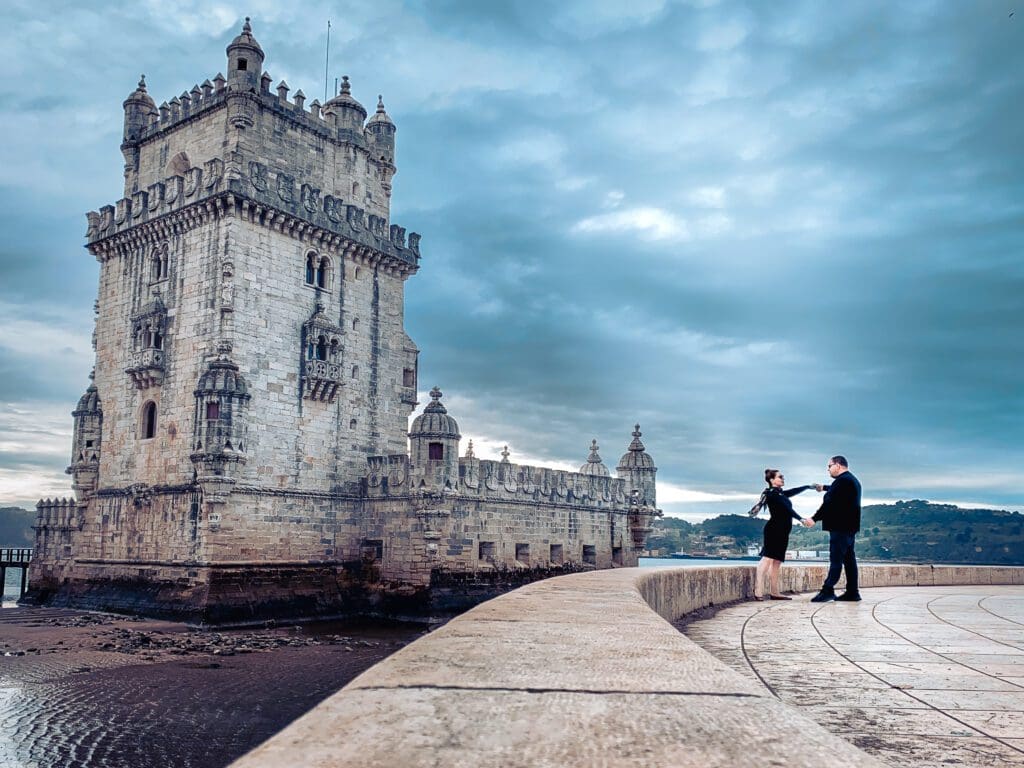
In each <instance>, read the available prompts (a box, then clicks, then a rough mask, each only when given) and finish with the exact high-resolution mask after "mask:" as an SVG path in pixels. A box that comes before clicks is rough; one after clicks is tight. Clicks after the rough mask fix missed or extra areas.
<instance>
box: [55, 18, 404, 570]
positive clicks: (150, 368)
mask: <svg viewBox="0 0 1024 768" xmlns="http://www.w3.org/2000/svg"><path fill="white" fill-rule="evenodd" d="M263 61H264V54H263V50H262V48H261V47H260V44H259V43H258V42H257V41H256V39H255V37H253V34H252V29H251V26H250V24H249V20H248V19H246V22H245V25H244V26H243V28H242V31H241V33H240V34H239V35H238V36H237V37H236V38H235V39H234V40H233V41H232V42H231V44H230V45H228V47H227V62H226V64H227V77H226V78H225V77H224V76H223V75H221V74H218V75H216V76H215V77H214V78H213V80H212V82H211V81H210V80H206V81H205V82H203V83H202V84H201V85H196V86H195V87H194V88H192V89H191V91H188V92H185V93H182V94H180V95H179V96H175V97H174V98H172V99H171V100H170V101H165V102H163V103H162V104H160V106H159V107H157V106H156V104H155V102H154V101H153V99H152V98H151V97H150V95H149V93H148V91H147V86H146V82H145V78H143V79H142V80H140V82H139V84H138V87H137V88H136V89H135V90H134V91H133V92H132V93H131V94H130V95H129V96H128V98H127V99H126V100H125V102H124V134H123V142H122V144H121V151H122V154H123V156H124V195H123V197H122V198H121V199H120V200H118V201H117V203H116V204H114V205H107V206H104V207H102V208H101V209H100V210H99V211H94V212H90V213H89V214H87V217H88V221H89V228H88V232H87V241H88V243H87V247H88V249H89V251H90V252H91V253H92V254H93V255H94V256H95V257H96V259H97V260H98V261H99V263H100V278H99V290H98V300H97V317H96V329H95V335H94V346H95V350H96V365H95V379H94V382H93V383H92V385H91V386H90V387H89V391H88V392H87V393H86V395H85V396H83V398H82V400H81V402H80V403H79V407H78V408H77V409H76V410H75V413H74V417H75V437H74V448H73V456H72V464H71V466H70V467H69V470H68V471H69V473H71V474H72V475H73V477H74V480H73V485H74V489H75V492H76V497H77V504H78V508H79V513H80V516H81V528H82V531H81V533H82V535H81V536H80V537H79V539H80V540H79V541H77V542H76V543H75V547H74V549H75V551H76V552H78V553H79V554H81V555H84V556H87V557H88V558H89V559H90V560H94V561H97V562H100V561H103V562H105V561H128V560H133V559H136V558H141V559H145V560H147V561H151V562H153V563H162V564H171V563H179V562H186V561H187V562H189V563H197V562H221V561H225V560H227V561H230V560H235V559H237V560H243V559H246V558H250V555H249V554H248V552H249V551H251V548H250V547H243V546H241V545H240V543H239V542H240V541H241V538H240V536H241V534H242V532H243V531H244V532H245V533H244V538H248V537H251V536H254V535H259V531H260V528H261V525H262V521H263V520H271V519H275V518H280V517H284V516H288V515H293V516H295V515H304V516H306V515H309V514H310V512H311V509H312V508H313V506H314V505H315V504H314V502H315V501H316V500H319V502H320V503H323V502H325V501H330V500H332V499H344V498H351V497H352V496H353V495H356V494H358V492H359V488H360V484H361V482H362V478H363V476H364V475H365V471H366V457H367V456H368V455H372V454H385V455H386V454H395V453H405V451H406V445H407V443H406V439H407V429H408V419H409V416H410V415H411V413H412V410H413V408H414V407H415V405H416V376H417V355H418V350H417V348H416V346H415V344H413V342H412V341H411V340H410V338H409V337H408V336H407V335H406V333H405V329H404V323H403V317H404V284H405V280H406V279H407V278H408V277H410V276H411V275H413V274H414V273H415V272H416V271H417V269H418V261H419V236H418V235H416V234H410V235H409V237H408V240H407V239H406V231H405V230H404V229H403V228H402V227H399V226H397V225H395V224H391V223H390V197H391V184H392V179H393V177H394V175H395V172H396V166H395V164H394V158H395V126H394V123H393V122H392V121H391V119H390V118H389V117H388V115H387V113H386V111H385V109H384V105H383V101H382V100H380V99H378V105H377V111H376V113H375V114H374V115H373V118H372V119H371V120H369V121H366V116H367V112H366V110H365V109H364V108H363V106H362V105H361V104H360V103H359V102H358V101H357V100H356V99H355V98H354V97H353V96H352V94H351V86H350V84H349V81H348V78H347V77H346V78H345V80H344V85H343V87H342V88H341V92H340V93H339V94H338V95H337V96H336V97H334V98H332V99H331V100H330V101H328V102H327V103H326V104H324V105H321V104H320V103H319V102H318V101H313V102H312V103H311V104H309V105H306V104H305V96H304V95H303V93H302V91H298V92H296V93H295V94H294V96H292V97H291V98H289V95H288V94H289V87H288V85H287V84H286V83H284V82H281V83H280V84H278V85H277V87H276V89H274V90H271V78H270V76H269V75H268V74H267V73H266V72H264V71H263ZM257 510H259V511H258V512H257ZM229 531H232V532H233V534H228V532H229ZM232 535H233V536H235V537H236V540H235V541H232V539H231V536H232ZM272 549H274V548H272ZM321 549H323V550H326V549H331V547H327V546H325V547H322V548H321ZM276 550H277V551H276V552H270V553H268V552H266V551H261V557H264V558H266V557H267V555H268V554H269V555H270V559H274V558H275V557H277V558H280V559H282V560H289V559H295V558H298V559H308V556H309V555H308V552H302V553H301V554H300V553H299V552H298V551H293V547H292V545H291V544H290V543H289V542H280V545H279V546H277V547H276Z"/></svg>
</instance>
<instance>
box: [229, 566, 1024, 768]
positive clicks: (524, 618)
mask: <svg viewBox="0 0 1024 768" xmlns="http://www.w3.org/2000/svg"><path fill="white" fill-rule="evenodd" d="M825 570H826V568H825V566H823V565H813V566H790V567H787V568H784V569H783V571H782V577H783V584H782V586H783V588H784V589H795V590H798V591H810V590H813V589H816V588H817V587H818V586H819V585H820V583H821V581H822V579H823V578H824V574H825ZM753 573H754V568H753V567H752V566H737V567H725V568H687V569H682V568H679V569H676V568H659V569H639V568H628V569H617V570H611V571H597V572H591V573H585V574H574V575H570V576H564V577H559V578H554V579H548V580H546V581H542V582H538V583H535V584H531V585H528V586H526V587H523V588H521V589H518V590H516V591H514V592H511V593H509V594H507V595H503V596H502V597H499V598H496V599H494V600H491V601H489V602H487V603H484V604H482V605H480V606H478V607H477V608H474V609H473V610H471V611H469V612H468V613H466V614H464V615H462V616H460V617H458V618H456V619H454V620H452V621H451V622H449V623H448V624H446V625H445V626H443V627H441V628H440V629H438V630H436V631H435V632H433V633H431V634H430V635H428V636H426V637H424V638H422V639H420V640H418V641H416V642H415V643H413V644H411V645H409V646H407V647H406V648H403V649H402V650H401V651H399V652H398V653H396V654H395V655H393V656H391V657H389V658H388V659H386V660H385V661H383V662H381V663H380V664H378V665H376V666H374V667H373V668H371V669H369V670H367V671H366V672H365V673H363V674H362V675H360V676H359V677H358V678H356V679H355V680H353V681H352V682H351V683H350V684H349V685H348V686H346V687H345V688H344V689H342V690H341V691H340V692H338V693H337V694H335V695H334V696H332V697H331V698H330V699H328V700H327V701H325V702H324V703H323V704H321V705H320V706H318V707H317V708H316V709H314V710H313V711H312V712H310V713H308V714H306V715H305V716H303V717H302V718H300V719H299V720H297V721H296V722H295V723H293V724H292V725H290V726H289V727H288V728H286V729H285V730H284V731H282V732H281V733H279V734H278V735H276V736H275V737H273V738H272V739H270V740H269V741H267V742H266V743H264V744H263V745H261V746H260V747H258V748H257V749H256V750H254V751H253V752H251V753H249V754H248V755H246V756H245V757H243V758H242V759H241V760H239V761H237V762H236V763H234V764H233V768H272V767H273V768H276V767H277V766H281V765H296V766H318V767H319V766H322V767H324V768H326V767H327V766H348V765H352V766H361V767H367V766H370V767H372V766H380V767H381V768H384V767H385V766H388V767H390V766H403V768H404V767H409V768H418V767H419V766H424V767H425V766H437V767H438V768H461V766H467V767H468V766H476V767H489V766H495V767H497V766H580V767H581V768H582V767H583V766H587V767H588V768H592V767H593V766H638V767H639V766H721V767H722V768H726V767H729V768H733V767H737V768H743V767H744V766H751V767H753V766H758V767H759V768H760V766H766V765H767V766H771V765H784V766H787V768H802V767H803V766H806V767H807V768H820V766H821V765H826V764H828V765H840V764H842V765H846V766H854V767H856V766H881V765H882V763H880V762H879V761H877V760H876V759H875V758H873V757H871V756H869V755H867V754H866V753H864V752H861V751H860V750H858V749H857V748H855V747H854V746H853V745H851V744H849V743H848V742H846V741H844V740H842V739H840V738H838V737H837V736H834V735H832V734H831V733H829V732H828V731H826V730H825V729H824V728H822V727H821V726H819V725H818V724H817V723H815V722H813V721H812V720H810V719H808V718H806V717H804V716H803V715H802V714H800V713H798V712H796V711H794V710H793V709H790V708H788V707H786V706H785V705H784V704H782V703H781V702H779V701H778V700H777V699H775V698H774V697H772V696H771V695H769V694H768V693H767V692H766V691H765V690H764V689H763V688H760V687H758V686H756V685H755V684H753V683H752V682H749V681H747V680H745V679H744V678H743V677H741V676H740V675H739V674H737V673H736V672H734V671H733V670H731V669H729V668H728V667H727V666H725V665H724V664H723V663H721V662H719V661H718V660H717V659H715V658H714V657H713V656H711V655H710V654H708V653H706V652H705V651H704V650H702V649H701V648H699V647H698V646H696V645H695V644H694V643H692V642H691V641H690V640H689V639H687V638H686V637H685V636H683V635H682V634H681V633H679V632H678V631H676V629H675V628H674V627H672V626H671V625H670V624H669V623H668V622H669V621H672V620H675V619H677V618H679V617H680V616H682V615H684V614H686V613H688V612H690V611H693V610H697V609H700V608H703V607H706V606H709V605H712V604H721V603H726V602H730V601H733V600H737V599H741V598H744V597H746V596H747V595H749V594H750V591H751V585H752V581H753ZM861 574H862V576H861V584H862V587H864V588H867V589H869V588H871V587H873V586H874V587H880V586H932V585H935V586H939V585H961V584H972V585H973V584H1024V568H1009V567H966V566H965V567H958V566H934V567H933V566H910V565H908V566H899V565H894V566H864V567H862V569H861Z"/></svg>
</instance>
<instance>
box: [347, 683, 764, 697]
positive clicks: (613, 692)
mask: <svg viewBox="0 0 1024 768" xmlns="http://www.w3.org/2000/svg"><path fill="white" fill-rule="evenodd" d="M351 690H358V691H396V690H397V691H418V690H425V691H471V692H472V691H482V692H485V693H586V694H593V695H595V696H706V697H710V698H725V699H763V698H764V696H759V695H758V694H756V693H740V692H735V693H728V692H725V691H631V690H628V689H616V688H609V689H606V690H595V689H593V688H542V687H538V686H523V687H514V686H510V687H505V686H488V685H482V686H475V685H365V686H357V687H355V688H352V689H351Z"/></svg>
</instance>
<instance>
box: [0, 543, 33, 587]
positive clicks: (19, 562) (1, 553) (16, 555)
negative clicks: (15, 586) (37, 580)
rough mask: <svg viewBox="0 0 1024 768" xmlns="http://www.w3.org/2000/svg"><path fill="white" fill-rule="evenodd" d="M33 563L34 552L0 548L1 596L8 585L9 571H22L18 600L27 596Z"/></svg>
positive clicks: (20, 548) (22, 549)
mask: <svg viewBox="0 0 1024 768" xmlns="http://www.w3.org/2000/svg"><path fill="white" fill-rule="evenodd" d="M31 562H32V550H31V549H26V548H23V547H17V548H13V547H2V548H0V594H2V593H3V587H4V585H5V584H6V583H7V569H8V568H20V569H21V588H20V589H19V590H18V599H19V600H20V599H21V598H23V597H24V596H25V589H26V587H28V566H29V564H30V563H31Z"/></svg>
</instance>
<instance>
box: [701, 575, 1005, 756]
mask: <svg viewBox="0 0 1024 768" xmlns="http://www.w3.org/2000/svg"><path fill="white" fill-rule="evenodd" d="M863 595H864V601H863V602H861V603H825V604H819V603H811V602H808V601H809V598H810V596H811V595H810V594H805V595H800V596H798V597H797V598H796V599H795V600H794V601H793V602H769V603H758V602H746V603H741V604H739V605H736V606H733V607H730V608H726V609H724V610H722V611H720V612H719V613H717V614H716V615H714V616H713V617H712V618H710V619H707V620H701V621H694V622H692V623H690V624H688V625H687V626H686V630H685V631H686V634H687V636H688V637H689V638H690V639H691V640H693V641H695V642H696V643H697V644H698V645H700V646H701V647H703V648H704V649H705V650H707V651H709V652H711V653H712V654H713V655H714V656H716V657H717V658H718V659H720V660H722V661H724V662H726V663H727V664H728V665H729V666H731V667H732V668H733V669H734V670H736V671H737V672H739V673H741V674H743V675H744V676H745V677H746V678H747V679H748V680H750V681H752V682H757V683H759V684H760V685H762V686H764V687H765V688H767V690H768V691H770V692H771V694H772V695H774V696H776V697H777V698H778V699H779V700H781V701H782V702H783V703H784V704H786V705H788V706H791V707H793V708H794V709H795V710H796V711H798V712H799V713H800V714H802V715H804V716H807V717H810V718H811V719H813V720H815V721H817V722H818V723H820V724H821V725H823V726H824V727H825V728H827V729H828V730H830V731H832V732H833V733H835V734H836V735H838V736H841V737H842V738H844V739H846V740H848V741H850V742H852V743H853V744H855V745H856V746H858V747H860V748H861V749H863V750H864V751H866V752H868V753H870V754H873V755H875V756H876V757H878V758H880V759H882V760H884V761H885V762H887V763H890V764H891V765H894V766H907V767H908V768H909V767H910V766H912V767H913V768H931V766H942V768H950V766H993V767H995V766H1000V768H1002V767H1003V766H1024V590H1022V589H1021V587H1019V586H1018V587H1013V586H957V587H883V588H875V589H865V590H864V592H863Z"/></svg>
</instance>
